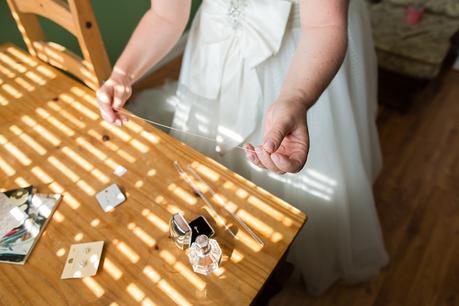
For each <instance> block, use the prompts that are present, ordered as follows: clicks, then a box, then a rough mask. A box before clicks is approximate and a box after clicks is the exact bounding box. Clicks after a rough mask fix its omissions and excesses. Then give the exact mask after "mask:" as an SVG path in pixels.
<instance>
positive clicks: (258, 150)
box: [255, 147, 263, 155]
mask: <svg viewBox="0 0 459 306" xmlns="http://www.w3.org/2000/svg"><path fill="white" fill-rule="evenodd" d="M262 151H263V150H262V149H261V148H260V147H256V148H255V152H257V154H258V155H260V154H261V153H262Z"/></svg>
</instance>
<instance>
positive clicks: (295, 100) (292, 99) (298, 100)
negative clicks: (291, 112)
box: [277, 93, 314, 112]
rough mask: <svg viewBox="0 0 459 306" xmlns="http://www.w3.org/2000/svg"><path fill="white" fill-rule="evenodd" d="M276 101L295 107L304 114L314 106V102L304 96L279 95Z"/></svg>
mask: <svg viewBox="0 0 459 306" xmlns="http://www.w3.org/2000/svg"><path fill="white" fill-rule="evenodd" d="M277 101H282V102H283V103H288V104H290V105H295V108H298V109H301V110H304V111H305V112H306V111H308V110H309V108H310V107H311V106H312V105H313V104H314V102H312V101H310V100H309V99H307V98H305V97H304V95H294V94H291V93H290V94H288V93H281V94H280V95H279V98H278V99H277Z"/></svg>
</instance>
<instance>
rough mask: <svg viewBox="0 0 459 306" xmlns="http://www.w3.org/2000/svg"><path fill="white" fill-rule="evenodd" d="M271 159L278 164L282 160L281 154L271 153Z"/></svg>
mask: <svg viewBox="0 0 459 306" xmlns="http://www.w3.org/2000/svg"><path fill="white" fill-rule="evenodd" d="M271 159H272V160H273V162H274V163H276V164H278V163H279V162H280V158H279V155H277V154H273V155H271Z"/></svg>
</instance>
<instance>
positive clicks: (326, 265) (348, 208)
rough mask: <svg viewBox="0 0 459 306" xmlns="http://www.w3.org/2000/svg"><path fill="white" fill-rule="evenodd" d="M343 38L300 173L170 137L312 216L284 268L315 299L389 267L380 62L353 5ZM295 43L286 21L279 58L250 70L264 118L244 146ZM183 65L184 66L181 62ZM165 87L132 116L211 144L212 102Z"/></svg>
mask: <svg viewBox="0 0 459 306" xmlns="http://www.w3.org/2000/svg"><path fill="white" fill-rule="evenodd" d="M295 5H297V4H295ZM292 18H298V16H296V17H292ZM348 32H349V46H348V51H347V54H346V57H345V60H344V63H343V65H342V67H341V68H340V70H339V72H338V73H337V75H336V76H335V78H334V79H333V81H332V82H331V84H330V86H329V87H328V88H327V89H326V90H325V92H324V93H323V94H322V95H321V97H320V99H319V100H318V101H317V103H316V104H315V105H314V106H313V107H312V108H311V109H310V110H309V111H308V113H307V121H308V126H309V133H310V151H309V156H308V160H307V163H306V165H305V167H304V169H303V170H302V171H301V172H299V173H297V174H285V175H277V174H274V173H270V172H268V171H265V170H261V169H259V168H257V167H255V166H253V165H252V164H251V163H250V162H249V161H248V160H247V159H246V157H245V154H244V152H243V151H242V150H240V149H237V148H235V149H233V150H230V151H228V152H226V153H225V154H220V153H218V152H216V150H215V143H212V142H209V141H207V140H205V139H200V138H197V137H193V136H189V135H187V134H185V133H181V132H173V135H174V136H175V137H177V138H178V139H180V140H181V141H183V142H185V143H187V144H188V145H190V146H192V147H193V148H195V149H197V150H199V151H201V152H203V153H204V154H206V155H208V156H209V157H211V158H213V159H215V160H217V161H218V162H220V163H222V164H224V165H225V166H226V167H228V168H230V169H232V170H233V171H235V172H237V173H239V174H241V175H242V176H244V177H246V178H248V179H249V180H251V181H252V182H254V183H255V184H257V185H259V186H260V187H262V188H264V189H266V190H268V191H269V192H271V193H273V194H275V195H276V196H278V197H280V198H282V199H283V200H285V201H287V202H288V203H290V204H292V205H294V206H296V207H297V208H299V209H301V210H302V211H304V212H305V213H306V214H307V215H308V217H309V220H308V222H307V224H306V225H305V226H304V227H303V229H302V231H301V232H300V233H299V235H298V237H297V238H296V240H295V242H294V244H293V245H292V247H291V249H290V252H289V256H288V261H290V262H292V263H293V264H294V265H295V268H296V270H297V271H298V272H299V273H300V274H301V275H302V277H303V279H304V282H305V284H306V289H307V290H308V292H309V293H311V294H319V293H321V292H323V291H324V290H325V289H327V288H328V287H329V286H330V285H332V284H333V283H334V282H335V281H337V280H340V279H341V280H344V281H348V282H357V281H363V280H366V279H368V278H370V277H373V276H375V275H377V274H378V272H379V270H380V269H381V268H382V267H383V266H384V265H385V264H386V263H387V261H388V255H387V253H386V250H385V247H384V243H383V238H382V234H381V229H380V225H379V221H378V216H377V212H376V209H375V202H374V198H373V192H372V184H373V181H374V180H375V178H376V176H377V174H378V172H379V170H380V168H381V163H382V162H381V152H380V147H379V142H378V135H377V129H376V125H375V119H376V113H377V101H376V90H377V88H376V78H377V71H376V59H375V53H374V49H373V44H372V39H371V27H370V23H369V20H368V16H367V10H366V6H365V3H364V2H363V1H360V0H355V1H354V0H353V1H351V4H350V11H349V30H348ZM300 35H301V30H300V28H299V27H298V26H295V23H294V22H290V23H289V25H288V28H287V30H286V32H285V36H284V38H283V41H282V46H281V48H280V50H279V52H278V53H277V54H276V55H274V56H272V57H270V58H269V59H268V60H267V61H265V62H264V63H262V64H260V65H258V66H257V67H256V71H257V74H258V79H259V80H260V83H261V88H262V92H263V98H262V110H263V111H262V112H260V114H258V122H259V124H258V125H257V128H256V130H255V131H254V132H253V133H252V134H251V135H250V136H249V138H248V139H247V140H246V142H250V143H253V144H261V143H262V141H263V139H262V135H263V131H262V124H261V123H262V120H263V114H264V113H265V111H266V110H267V109H268V107H269V106H270V105H271V103H272V102H273V101H275V100H276V98H277V96H278V94H279V92H280V89H281V86H282V83H283V80H284V78H285V76H286V73H287V70H288V68H289V64H290V62H291V59H292V57H293V54H294V52H295V49H296V46H297V43H298V40H299V38H300ZM191 39H192V38H191ZM182 65H183V66H185V67H186V66H187V65H189V62H188V61H187V56H185V57H184V62H183V63H182ZM188 69H193V67H188ZM176 86H177V85H176ZM254 86H256V85H255V84H254ZM171 88H174V86H173V85H172V86H170V87H169V90H168V89H167V88H166V89H161V90H151V91H147V92H144V93H142V94H141V95H139V96H138V97H137V99H136V102H135V103H134V104H133V105H132V106H131V109H132V110H133V111H134V112H139V111H140V112H141V113H143V115H147V116H150V118H151V119H153V120H158V121H161V122H163V123H165V124H168V123H170V121H172V124H173V126H174V127H176V128H184V129H186V130H188V131H189V132H192V133H197V134H202V135H206V136H207V137H215V136H216V135H215V132H214V131H216V130H217V128H218V124H219V122H218V121H219V120H218V117H217V116H215V113H216V107H217V105H218V101H209V100H208V99H206V98H204V97H200V96H199V95H196V94H194V93H192V92H191V91H190V90H189V89H188V88H187V87H186V86H184V84H181V82H180V80H179V82H178V90H177V95H175V96H172V97H170V96H168V94H167V92H168V91H169V92H170V90H171ZM152 100H154V102H153V101H152ZM148 104H149V105H150V106H146V105H148ZM168 121H169V122H168Z"/></svg>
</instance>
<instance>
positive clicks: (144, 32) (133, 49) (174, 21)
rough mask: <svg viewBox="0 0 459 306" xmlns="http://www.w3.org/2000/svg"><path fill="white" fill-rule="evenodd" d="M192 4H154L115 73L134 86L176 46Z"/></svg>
mask: <svg viewBox="0 0 459 306" xmlns="http://www.w3.org/2000/svg"><path fill="white" fill-rule="evenodd" d="M190 5H191V0H156V1H154V2H153V1H152V6H151V8H150V9H149V10H148V11H147V12H146V13H145V15H144V16H143V17H142V19H141V20H140V22H139V24H138V25H137V27H136V29H135V30H134V33H133V34H132V36H131V38H130V39H129V42H128V44H127V46H126V47H125V49H124V51H123V53H122V54H121V56H120V58H119V59H118V61H117V62H116V64H115V67H114V72H116V73H120V74H124V75H127V76H128V77H129V78H130V80H131V82H132V83H133V82H134V81H136V80H137V79H139V78H140V77H141V76H142V75H143V74H145V73H146V72H147V71H148V70H149V69H150V68H151V67H153V66H154V65H155V64H157V63H158V62H159V61H160V60H161V59H162V58H163V57H164V56H165V55H166V54H167V53H168V52H169V51H170V50H171V49H172V47H173V46H174V45H175V44H176V43H177V41H178V39H179V38H180V36H181V35H182V33H183V30H184V28H185V26H186V24H187V21H188V16H189V12H190Z"/></svg>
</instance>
